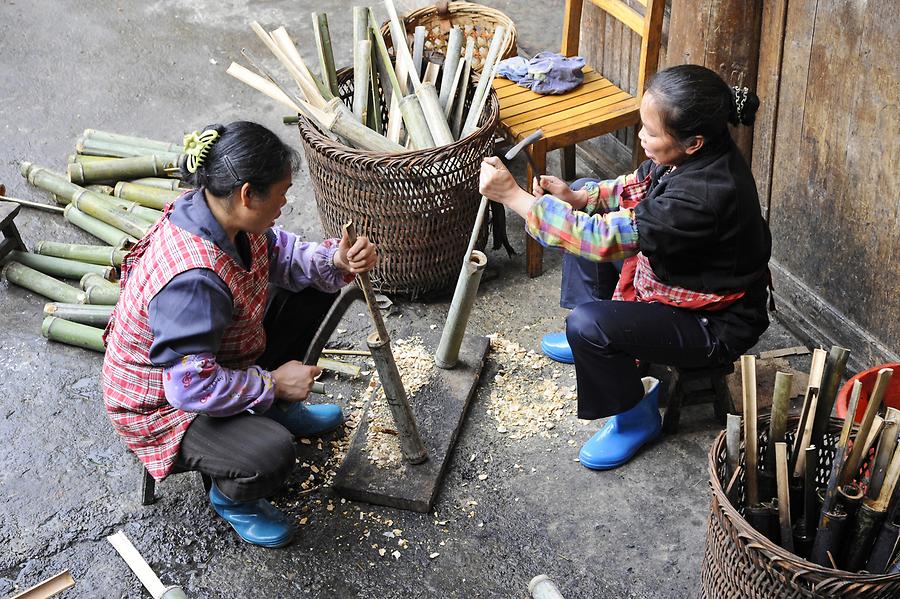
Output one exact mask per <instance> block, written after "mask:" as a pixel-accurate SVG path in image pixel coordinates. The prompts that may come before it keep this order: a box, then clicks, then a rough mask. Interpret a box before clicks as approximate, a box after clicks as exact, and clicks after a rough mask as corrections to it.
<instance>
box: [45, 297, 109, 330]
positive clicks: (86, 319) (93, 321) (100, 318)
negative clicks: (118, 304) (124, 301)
mask: <svg viewBox="0 0 900 599" xmlns="http://www.w3.org/2000/svg"><path fill="white" fill-rule="evenodd" d="M112 310H113V307H112V306H91V305H88V304H66V303H62V302H50V303H47V304H44V314H46V315H47V316H55V317H57V318H62V319H63V320H68V321H70V322H77V323H80V324H86V325H88V326H92V327H105V326H106V325H107V324H108V323H109V317H110V316H111V315H112Z"/></svg>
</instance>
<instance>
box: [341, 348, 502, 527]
mask: <svg viewBox="0 0 900 599" xmlns="http://www.w3.org/2000/svg"><path fill="white" fill-rule="evenodd" d="M489 346H490V342H489V340H488V338H487V337H472V336H469V335H467V336H466V337H465V339H464V340H463V344H462V348H461V349H460V356H459V364H458V365H457V366H456V368H453V369H452V370H441V369H439V368H436V369H435V376H434V378H433V379H432V380H431V382H429V383H428V384H427V385H425V386H424V387H422V388H421V389H419V390H418V392H416V394H415V395H413V396H412V397H410V398H409V403H410V405H411V407H412V411H413V415H414V416H415V419H416V424H417V425H418V427H419V433H420V434H421V436H422V440H423V441H424V443H425V447H426V448H427V449H428V460H427V461H426V462H425V463H423V464H419V465H416V466H413V465H410V464H406V463H403V464H402V465H401V466H400V467H398V468H379V467H378V466H376V465H375V464H374V463H372V461H371V460H370V459H369V456H368V454H367V453H366V451H365V449H366V431H367V429H368V426H369V407H367V408H366V410H365V412H364V413H363V415H362V418H361V419H360V424H359V428H358V429H357V431H356V434H355V435H354V437H353V441H352V442H351V444H350V448H349V449H348V450H347V456H346V457H345V458H344V462H343V463H342V464H341V466H340V468H339V469H338V471H337V474H336V475H335V478H334V484H333V488H334V490H335V491H337V492H338V493H339V494H340V495H342V496H343V497H346V498H347V499H352V500H356V501H365V502H367V503H373V504H376V505H385V506H388V507H396V508H400V509H405V510H412V511H415V512H423V513H425V512H428V511H430V510H431V505H432V503H433V502H434V498H435V496H436V495H437V491H438V488H439V486H440V482H441V478H442V477H443V475H444V471H445V470H446V468H447V464H448V463H449V461H450V456H451V452H452V451H453V447H454V445H455V444H456V437H457V435H458V434H459V430H460V428H461V427H462V423H463V419H464V418H465V415H466V410H467V409H468V407H469V402H470V401H471V399H472V396H473V395H474V393H475V388H476V387H477V386H478V379H479V378H480V376H481V371H482V369H483V367H484V359H485V356H486V355H487V352H488V347H489Z"/></svg>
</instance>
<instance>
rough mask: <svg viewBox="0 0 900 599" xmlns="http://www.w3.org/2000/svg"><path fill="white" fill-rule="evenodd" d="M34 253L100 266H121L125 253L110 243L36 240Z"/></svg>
mask: <svg viewBox="0 0 900 599" xmlns="http://www.w3.org/2000/svg"><path fill="white" fill-rule="evenodd" d="M34 253H35V254H41V255H43V256H55V257H57V258H66V259H68V260H78V261H79V262H89V263H90V264H100V265H101V266H121V265H122V260H123V259H124V258H125V254H126V252H125V250H123V249H121V248H115V247H113V246H111V245H107V246H102V245H86V244H75V243H59V242H56V241H38V242H37V243H36V244H35V246H34Z"/></svg>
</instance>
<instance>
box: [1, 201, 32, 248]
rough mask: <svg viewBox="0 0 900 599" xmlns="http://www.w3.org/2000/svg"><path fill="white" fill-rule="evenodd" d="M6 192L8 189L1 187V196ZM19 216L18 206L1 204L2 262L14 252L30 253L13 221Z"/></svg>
mask: <svg viewBox="0 0 900 599" xmlns="http://www.w3.org/2000/svg"><path fill="white" fill-rule="evenodd" d="M5 192H6V189H5V188H4V187H3V186H2V185H0V195H3V194H4V193H5ZM17 214H19V205H18V204H13V203H10V202H0V233H2V234H3V239H0V262H2V261H3V259H4V258H6V256H7V255H8V254H9V253H10V252H11V251H13V250H21V251H23V252H27V251H28V248H26V247H25V243H24V242H23V241H22V236H21V235H19V230H18V229H17V228H16V223H15V222H14V220H13V219H15V218H16V215H17Z"/></svg>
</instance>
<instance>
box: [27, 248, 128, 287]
mask: <svg viewBox="0 0 900 599" xmlns="http://www.w3.org/2000/svg"><path fill="white" fill-rule="evenodd" d="M10 257H11V258H12V259H13V260H15V261H16V262H18V263H19V264H24V265H25V266H28V267H29V268H33V269H35V270H37V271H40V272H42V273H44V274H45V275H51V276H54V277H62V278H64V279H80V278H81V277H83V276H84V275H86V274H88V273H94V274H96V275H97V276H99V277H102V278H104V279H107V280H110V281H112V280H113V279H115V278H116V270H115V268H113V267H112V266H101V265H99V264H91V263H89V262H80V261H78V260H70V259H68V258H57V257H56V256H44V255H42V254H31V253H29V252H21V251H18V250H14V251H12V252H10Z"/></svg>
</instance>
